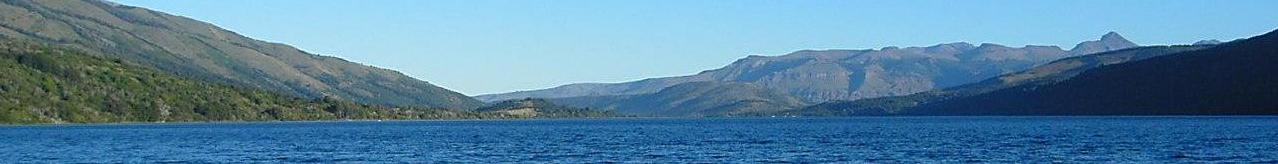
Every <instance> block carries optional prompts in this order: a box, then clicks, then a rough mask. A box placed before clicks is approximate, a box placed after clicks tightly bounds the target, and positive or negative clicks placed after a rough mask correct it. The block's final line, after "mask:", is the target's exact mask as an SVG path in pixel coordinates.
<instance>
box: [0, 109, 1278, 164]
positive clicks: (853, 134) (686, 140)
mask: <svg viewBox="0 0 1278 164" xmlns="http://www.w3.org/2000/svg"><path fill="white" fill-rule="evenodd" d="M0 159H3V160H5V161H3V162H5V163H7V162H35V163H72V162H77V163H78V162H90V163H103V162H104V163H121V162H123V163H138V162H180V163H189V162H196V163H200V162H236V163H239V162H319V163H334V162H484V163H490V162H529V163H578V162H621V163H632V162H634V163H638V162H643V163H647V162H658V163H665V162H677V163H689V162H708V163H725V162H727V163H737V162H746V163H756V162H802V163H809V162H815V163H823V162H888V163H892V162H909V163H912V162H1096V161H1129V162H1159V163H1161V162H1200V161H1201V162H1265V163H1274V162H1278V117H857V118H741V119H735V118H721V119H719V118H716V119H674V118H616V119H567V120H458V121H384V122H377V121H349V122H340V121H338V122H266V123H183V124H109V125H37V126H0Z"/></svg>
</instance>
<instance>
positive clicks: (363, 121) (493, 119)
mask: <svg viewBox="0 0 1278 164" xmlns="http://www.w3.org/2000/svg"><path fill="white" fill-rule="evenodd" d="M840 118H854V119H875V118H942V119H950V118H1278V115H1072V116H1044V115H1027V116H794V117H789V116H786V117H764V116H759V117H753V116H752V117H580V118H505V119H503V118H484V119H381V120H378V119H351V120H290V121H280V120H270V121H191V122H106V123H35V124H0V128H3V127H32V126H119V125H200V124H291V123H373V122H450V121H451V122H489V121H562V120H657V119H685V120H714V119H840Z"/></svg>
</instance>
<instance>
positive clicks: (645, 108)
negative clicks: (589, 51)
mask: <svg viewBox="0 0 1278 164" xmlns="http://www.w3.org/2000/svg"><path fill="white" fill-rule="evenodd" d="M552 101H554V102H556V103H560V104H565V105H568V106H584V107H591V108H602V109H612V110H616V111H617V112H620V113H622V114H626V115H638V116H666V117H706V116H739V115H744V114H748V113H767V112H771V111H779V110H788V109H793V108H797V107H802V106H804V105H806V104H805V103H804V102H803V101H801V100H799V98H797V97H794V96H790V95H789V94H786V93H782V92H778V91H775V90H771V89H767V88H764V87H761V86H756V85H753V84H748V83H732V82H713V81H702V82H688V83H683V84H677V85H674V86H671V87H668V88H664V89H662V90H660V91H658V92H655V93H648V94H639V95H613V96H583V97H572V98H559V99H552Z"/></svg>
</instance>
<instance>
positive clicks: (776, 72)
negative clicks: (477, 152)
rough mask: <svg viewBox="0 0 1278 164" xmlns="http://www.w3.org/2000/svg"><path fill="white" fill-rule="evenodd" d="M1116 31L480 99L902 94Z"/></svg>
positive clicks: (1085, 46)
mask: <svg viewBox="0 0 1278 164" xmlns="http://www.w3.org/2000/svg"><path fill="white" fill-rule="evenodd" d="M1136 46H1137V45H1136V44H1134V43H1132V42H1130V41H1128V40H1126V39H1125V38H1123V37H1122V36H1121V35H1119V34H1118V33H1113V32H1111V33H1108V34H1105V35H1104V36H1102V37H1101V39H1100V40H1096V41H1087V42H1083V43H1079V44H1078V45H1077V46H1075V48H1073V49H1071V50H1068V51H1066V50H1062V49H1060V48H1059V47H1056V46H1032V45H1031V46H1025V47H1021V48H1013V47H1007V46H1002V45H998V44H989V43H986V44H981V45H979V46H975V45H972V44H968V43H963V42H959V43H949V44H939V45H935V46H929V47H907V48H897V47H885V48H882V49H878V50H803V51H798V52H794V53H790V54H786V55H782V56H749V57H746V58H744V59H740V60H737V61H736V62H733V63H731V64H729V65H727V66H725V67H723V68H719V69H714V70H708V71H702V72H701V73H698V74H695V75H689V76H679V77H664V78H652V79H644V80H639V81H633V82H625V83H584V84H569V85H564V86H559V87H554V88H549V89H542V90H532V91H519V92H512V93H504V94H491V95H480V96H476V98H478V99H480V100H483V101H498V100H505V99H519V98H529V97H531V98H570V97H580V96H613V95H638V94H647V93H654V92H658V91H661V90H662V89H664V88H666V87H670V86H674V85H676V84H682V83H688V82H699V81H717V82H733V83H749V84H753V85H757V86H760V87H764V88H769V89H774V90H778V91H781V92H784V93H787V94H790V95H793V96H796V97H799V98H801V99H802V100H803V101H805V102H809V103H820V102H825V101H831V100H856V99H864V98H875V97H884V96H897V95H905V94H912V93H917V92H922V91H927V90H931V89H936V88H946V87H952V86H957V85H962V84H966V83H970V82H975V81H979V80H982V79H986V78H990V77H994V76H998V75H1001V74H1005V73H1011V72H1016V71H1021V70H1024V69H1027V68H1030V67H1033V66H1035V65H1039V64H1043V63H1046V62H1049V61H1052V60H1056V59H1060V58H1065V57H1070V56H1075V55H1080V54H1091V53H1096V52H1104V51H1111V50H1119V49H1124V48H1131V47H1136Z"/></svg>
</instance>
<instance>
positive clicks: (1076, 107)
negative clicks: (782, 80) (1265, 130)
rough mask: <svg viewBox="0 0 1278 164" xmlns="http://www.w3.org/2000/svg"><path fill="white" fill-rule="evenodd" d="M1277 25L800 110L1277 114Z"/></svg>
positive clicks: (844, 112) (827, 112) (804, 112)
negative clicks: (1237, 36) (1222, 38)
mask: <svg viewBox="0 0 1278 164" xmlns="http://www.w3.org/2000/svg"><path fill="white" fill-rule="evenodd" d="M1275 62H1278V31H1273V32H1269V33H1266V34H1263V35H1260V36H1256V37H1252V38H1248V39H1243V40H1238V41H1232V42H1228V43H1220V44H1214V45H1213V44H1199V45H1196V46H1160V47H1145V48H1137V49H1128V50H1122V51H1116V52H1109V53H1102V54H1096V55H1089V56H1083V57H1078V58H1071V59H1065V60H1061V61H1057V62H1053V63H1052V64H1048V65H1044V66H1040V67H1037V68H1035V69H1032V70H1029V71H1025V72H1021V73H1016V74H1009V75H1004V76H1001V77H999V78H994V79H989V80H986V81H985V82H982V83H976V84H972V85H967V86H964V87H956V88H952V89H946V90H940V91H934V92H925V93H920V94H915V95H909V96H900V97H888V98H880V99H869V100H859V101H845V102H831V103H825V104H820V105H815V106H812V107H808V108H805V109H801V110H798V111H793V113H794V114H800V115H1257V114H1264V115H1270V114H1278V101H1274V100H1278V84H1275V83H1273V81H1275V80H1278V74H1274V72H1278V66H1275V65H1273V64H1272V63H1275Z"/></svg>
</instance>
